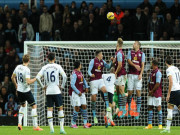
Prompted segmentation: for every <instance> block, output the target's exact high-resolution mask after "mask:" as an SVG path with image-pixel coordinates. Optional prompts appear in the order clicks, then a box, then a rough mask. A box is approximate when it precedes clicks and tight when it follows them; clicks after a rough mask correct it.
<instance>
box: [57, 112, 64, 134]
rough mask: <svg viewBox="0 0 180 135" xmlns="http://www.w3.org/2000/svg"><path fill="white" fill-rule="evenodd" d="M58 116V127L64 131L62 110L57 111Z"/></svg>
mask: <svg viewBox="0 0 180 135" xmlns="http://www.w3.org/2000/svg"><path fill="white" fill-rule="evenodd" d="M58 117H59V120H60V129H61V130H63V131H64V113H63V110H61V111H59V112H58Z"/></svg>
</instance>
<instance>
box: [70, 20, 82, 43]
mask: <svg viewBox="0 0 180 135" xmlns="http://www.w3.org/2000/svg"><path fill="white" fill-rule="evenodd" d="M80 40H81V31H80V29H79V27H78V22H74V25H73V30H72V32H71V41H80Z"/></svg>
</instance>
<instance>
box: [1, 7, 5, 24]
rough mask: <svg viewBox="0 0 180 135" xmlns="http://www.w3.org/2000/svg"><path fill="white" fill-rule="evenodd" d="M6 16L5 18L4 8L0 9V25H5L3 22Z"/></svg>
mask: <svg viewBox="0 0 180 135" xmlns="http://www.w3.org/2000/svg"><path fill="white" fill-rule="evenodd" d="M4 18H5V16H4V11H3V8H2V7H0V23H3V21H2V20H4Z"/></svg>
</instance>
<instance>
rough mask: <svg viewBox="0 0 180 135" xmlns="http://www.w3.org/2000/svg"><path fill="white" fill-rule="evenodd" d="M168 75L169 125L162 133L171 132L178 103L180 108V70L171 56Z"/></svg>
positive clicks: (167, 62) (167, 60)
mask: <svg viewBox="0 0 180 135" xmlns="http://www.w3.org/2000/svg"><path fill="white" fill-rule="evenodd" d="M165 62H166V65H167V67H168V68H167V70H166V75H167V77H168V80H169V89H168V94H167V97H166V101H167V102H168V107H167V113H168V114H167V127H166V129H165V130H163V131H161V133H170V126H171V123H172V118H173V109H174V106H175V105H176V106H177V107H178V109H179V110H180V71H179V69H178V68H177V67H175V66H173V65H172V63H173V60H172V58H171V57H170V56H168V57H167V58H166V61H165Z"/></svg>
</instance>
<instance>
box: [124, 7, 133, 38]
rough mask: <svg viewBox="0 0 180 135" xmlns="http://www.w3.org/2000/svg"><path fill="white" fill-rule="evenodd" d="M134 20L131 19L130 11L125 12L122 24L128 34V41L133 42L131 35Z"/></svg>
mask: <svg viewBox="0 0 180 135" xmlns="http://www.w3.org/2000/svg"><path fill="white" fill-rule="evenodd" d="M131 21H132V18H131V17H130V14H129V10H127V9H126V10H125V11H124V17H123V18H122V19H121V23H122V24H123V27H124V32H126V33H127V39H128V40H131V37H132V36H131V33H132V23H131Z"/></svg>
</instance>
